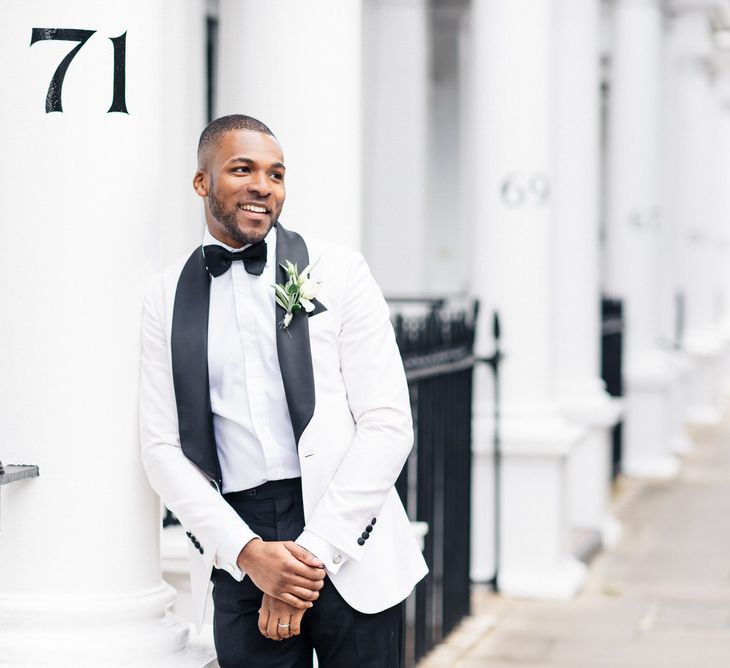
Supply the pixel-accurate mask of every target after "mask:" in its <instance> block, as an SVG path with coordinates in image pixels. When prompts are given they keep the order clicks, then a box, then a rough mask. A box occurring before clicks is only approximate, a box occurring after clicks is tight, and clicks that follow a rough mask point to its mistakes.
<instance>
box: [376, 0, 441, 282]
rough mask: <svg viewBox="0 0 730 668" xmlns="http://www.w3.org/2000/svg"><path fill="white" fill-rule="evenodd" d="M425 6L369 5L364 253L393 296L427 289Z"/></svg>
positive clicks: (404, 1)
mask: <svg viewBox="0 0 730 668" xmlns="http://www.w3.org/2000/svg"><path fill="white" fill-rule="evenodd" d="M426 4H427V3H426V0H395V1H393V0H369V1H368V2H366V3H365V4H364V6H363V12H364V49H363V53H364V61H363V66H364V71H365V82H364V90H365V91H366V94H365V95H364V99H363V105H364V112H365V114H364V119H363V120H364V124H365V142H364V146H363V152H364V156H363V157H364V171H363V191H364V192H365V193H366V196H365V197H364V198H363V218H364V224H363V250H364V253H365V257H366V259H367V260H368V262H369V264H370V268H371V269H372V271H373V275H374V276H375V278H376V279H377V280H378V283H379V284H380V287H381V288H382V289H383V291H384V292H385V294H386V295H423V294H424V292H425V285H424V282H425V279H426V275H427V271H426V267H427V265H426V247H425V240H426V237H427V235H426V230H427V225H426V215H427V212H426V196H427V193H428V187H427V169H428V164H429V159H428V158H429V154H428V143H427V142H428V113H427V112H428V69H429V60H428V58H429V55H428V54H429V51H428V46H429V44H428V20H427V18H428V17H427V14H426V10H427V7H426Z"/></svg>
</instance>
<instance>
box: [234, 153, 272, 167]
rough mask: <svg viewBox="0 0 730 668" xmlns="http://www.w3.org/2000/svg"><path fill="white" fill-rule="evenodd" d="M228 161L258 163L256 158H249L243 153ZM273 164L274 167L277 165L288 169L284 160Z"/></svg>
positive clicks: (248, 163)
mask: <svg viewBox="0 0 730 668" xmlns="http://www.w3.org/2000/svg"><path fill="white" fill-rule="evenodd" d="M228 162H243V163H245V164H247V165H253V164H256V161H255V160H252V159H251V158H247V157H245V156H243V155H239V156H237V157H235V158H231V159H230V160H229V161H228ZM271 166H272V167H275V168H277V169H286V166H285V165H284V163H283V162H273V163H271Z"/></svg>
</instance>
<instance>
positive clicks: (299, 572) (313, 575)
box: [286, 559, 327, 586]
mask: <svg viewBox="0 0 730 668" xmlns="http://www.w3.org/2000/svg"><path fill="white" fill-rule="evenodd" d="M287 566H288V568H286V572H287V574H288V576H289V577H290V578H299V579H301V580H308V581H309V582H319V581H320V580H324V579H325V577H326V576H327V571H326V570H324V568H311V567H310V566H305V565H304V564H303V563H302V562H301V561H297V560H296V559H292V560H291V562H290V563H289V564H287ZM305 586H306V583H305Z"/></svg>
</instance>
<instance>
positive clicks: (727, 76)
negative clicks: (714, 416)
mask: <svg viewBox="0 0 730 668" xmlns="http://www.w3.org/2000/svg"><path fill="white" fill-rule="evenodd" d="M716 67H717V80H716V90H715V94H716V100H715V114H716V120H715V129H716V132H717V135H716V138H715V141H714V142H713V145H714V155H715V158H714V160H715V163H714V175H715V178H714V180H713V185H714V193H715V195H714V197H713V200H714V202H715V214H714V215H715V216H716V221H717V222H716V224H717V228H718V229H717V234H718V246H719V247H718V258H717V267H718V270H717V279H716V280H717V283H718V286H719V293H720V303H721V318H722V319H721V323H720V326H721V331H722V334H723V335H724V338H725V341H728V340H730V52H728V51H724V52H723V53H722V54H720V55H719V56H718V57H717V58H716ZM726 350H728V348H727V347H726ZM721 369H722V371H721V373H722V378H723V383H722V385H721V388H720V389H721V391H722V395H723V399H724V400H725V401H727V400H728V398H730V350H728V352H726V354H725V362H724V364H723V365H722V367H721Z"/></svg>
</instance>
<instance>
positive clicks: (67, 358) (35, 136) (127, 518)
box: [0, 0, 203, 666]
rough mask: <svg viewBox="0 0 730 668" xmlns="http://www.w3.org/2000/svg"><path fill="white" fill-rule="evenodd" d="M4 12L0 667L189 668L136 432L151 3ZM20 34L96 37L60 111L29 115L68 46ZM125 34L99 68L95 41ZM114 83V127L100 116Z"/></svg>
mask: <svg viewBox="0 0 730 668" xmlns="http://www.w3.org/2000/svg"><path fill="white" fill-rule="evenodd" d="M4 9H5V10H8V11H4V12H3V20H2V22H1V23H0V58H1V59H2V61H3V62H4V63H12V64H13V65H12V68H8V67H4V68H2V69H0V87H1V88H2V90H3V91H5V92H6V97H5V100H4V103H3V104H2V106H0V118H1V119H2V124H3V127H5V128H7V129H8V131H7V132H5V133H4V135H3V139H2V154H3V160H2V162H1V164H0V178H1V179H2V183H4V184H5V186H6V188H7V189H8V193H11V194H10V195H9V196H8V197H4V198H3V199H2V201H1V202H0V219H2V221H3V224H2V226H0V243H2V247H3V248H4V249H5V250H6V252H5V258H4V261H3V262H2V263H1V265H0V283H1V284H2V285H3V290H2V295H1V296H0V301H1V308H2V313H3V319H4V322H5V323H6V324H5V326H4V327H3V329H2V349H3V350H4V351H5V353H4V355H3V363H2V383H0V405H2V407H3V408H2V410H3V417H2V431H3V433H2V451H3V461H4V462H5V463H33V464H37V465H39V467H40V477H39V478H35V479H31V480H27V481H24V482H18V483H13V484H11V485H9V486H7V487H4V488H3V489H2V491H1V493H2V517H1V518H0V519H1V521H2V525H1V528H2V531H1V532H0V564H2V567H1V568H0V662H2V663H3V664H7V665H12V666H46V665H48V666H60V665H63V666H99V665H120V666H121V665H125V666H127V665H129V666H188V665H203V661H202V660H200V661H198V662H197V663H192V664H191V663H190V661H189V659H190V657H189V656H187V657H186V656H185V655H184V654H182V653H181V652H182V651H183V649H184V646H185V643H186V638H187V627H186V626H183V625H180V624H179V623H178V622H177V621H176V620H175V619H174V618H172V617H171V616H170V614H169V612H168V608H169V606H170V605H171V602H172V599H173V596H174V594H173V592H172V590H171V588H170V587H169V586H168V585H166V584H164V583H163V582H162V579H161V572H160V554H159V540H160V506H159V500H158V498H157V496H156V495H155V494H154V493H153V492H152V490H151V489H150V487H149V486H148V484H147V481H146V478H145V475H144V472H143V470H142V466H141V463H140V456H139V445H138V428H137V418H136V415H137V411H136V403H137V375H138V367H139V329H140V314H141V304H142V294H143V290H144V287H145V285H146V283H148V281H149V280H150V279H151V278H152V275H153V273H154V272H156V270H157V268H158V245H159V229H160V227H159V222H158V185H159V182H158V173H159V169H160V166H161V160H160V120H161V114H160V111H161V96H160V90H161V66H160V60H161V59H160V44H161V39H162V13H161V3H160V2H150V1H149V0H144V1H143V0H130V2H126V3H118V4H113V3H99V2H94V1H92V0H71V1H69V2H64V3H57V2H53V1H52V0H42V1H41V0H39V1H38V2H33V3H26V2H12V3H5V5H4ZM34 28H67V29H74V28H78V29H85V30H93V31H95V32H94V34H93V35H91V36H90V37H89V38H88V41H87V42H86V44H85V45H83V46H82V47H81V49H80V51H79V52H78V54H77V55H76V57H75V58H74V59H73V60H72V61H71V63H70V65H69V67H68V71H67V74H66V77H65V80H64V83H63V87H62V90H60V86H59V87H56V90H58V92H59V93H61V103H62V109H63V111H54V112H52V113H46V109H45V102H46V91H47V88H48V85H49V82H50V81H51V77H52V76H53V73H54V71H55V70H56V68H57V66H58V65H59V62H60V61H61V60H62V59H63V58H64V57H65V56H66V54H67V53H68V52H69V51H70V50H71V49H72V48H74V47H75V46H77V45H78V42H70V41H54V40H48V41H46V40H41V41H38V42H36V43H35V44H33V45H32V46H31V45H30V41H31V34H32V30H33V29H34ZM125 33H126V56H125V57H121V54H119V57H118V58H117V62H116V68H115V62H114V49H113V43H112V42H111V41H110V38H119V36H120V35H123V34H125ZM46 34H49V33H46ZM117 43H121V42H119V41H118V42H117ZM115 69H116V71H117V77H119V76H120V75H121V73H122V72H124V73H125V75H126V107H127V109H128V112H129V113H123V112H107V109H108V108H109V107H110V105H111V103H112V90H113V81H114V71H115ZM117 83H118V84H120V85H119V87H118V88H119V92H122V91H124V88H123V87H122V86H121V81H120V80H119V79H117ZM10 91H12V95H10V94H9V92H10ZM117 102H120V103H121V98H119V97H117ZM119 106H121V104H120V105H119Z"/></svg>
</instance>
